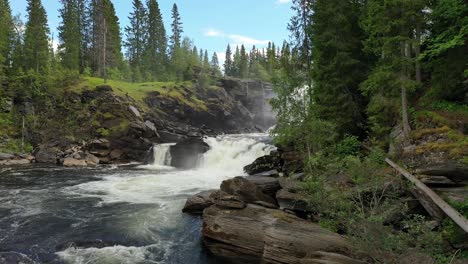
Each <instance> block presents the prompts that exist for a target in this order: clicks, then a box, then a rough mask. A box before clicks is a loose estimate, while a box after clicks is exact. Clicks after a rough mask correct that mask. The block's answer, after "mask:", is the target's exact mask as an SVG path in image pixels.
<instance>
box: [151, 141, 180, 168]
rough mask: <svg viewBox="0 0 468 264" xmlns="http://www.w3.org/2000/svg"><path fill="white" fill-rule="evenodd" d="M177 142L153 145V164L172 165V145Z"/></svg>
mask: <svg viewBox="0 0 468 264" xmlns="http://www.w3.org/2000/svg"><path fill="white" fill-rule="evenodd" d="M173 145H175V144H173V143H168V144H157V145H154V146H153V158H154V159H153V164H152V165H154V166H170V165H171V152H170V151H169V150H170V149H171V146H173Z"/></svg>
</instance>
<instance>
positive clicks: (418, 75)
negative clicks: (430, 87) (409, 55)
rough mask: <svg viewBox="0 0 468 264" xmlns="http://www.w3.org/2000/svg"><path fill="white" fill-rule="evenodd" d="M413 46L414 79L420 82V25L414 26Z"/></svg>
mask: <svg viewBox="0 0 468 264" xmlns="http://www.w3.org/2000/svg"><path fill="white" fill-rule="evenodd" d="M415 44H416V45H415V47H414V55H415V68H416V81H417V82H418V83H421V62H420V61H419V55H420V54H421V26H420V25H419V24H418V25H417V26H416V43H415Z"/></svg>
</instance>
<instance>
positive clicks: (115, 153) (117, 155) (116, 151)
mask: <svg viewBox="0 0 468 264" xmlns="http://www.w3.org/2000/svg"><path fill="white" fill-rule="evenodd" d="M109 155H110V158H111V159H112V160H119V159H120V158H121V157H122V156H123V155H124V152H123V151H122V150H121V149H114V150H112V151H111V152H110V153H109Z"/></svg>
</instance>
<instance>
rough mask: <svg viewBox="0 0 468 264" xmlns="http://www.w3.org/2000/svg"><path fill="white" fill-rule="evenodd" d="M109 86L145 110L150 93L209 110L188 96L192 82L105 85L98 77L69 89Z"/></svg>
mask: <svg viewBox="0 0 468 264" xmlns="http://www.w3.org/2000/svg"><path fill="white" fill-rule="evenodd" d="M100 85H109V86H111V87H112V89H113V91H114V93H115V94H116V95H118V96H122V97H125V96H129V97H131V98H133V99H135V101H136V102H137V103H138V104H139V105H140V106H141V107H142V108H143V109H147V106H146V104H144V102H143V99H144V98H145V97H146V96H147V94H148V93H149V92H159V93H160V94H161V95H163V96H167V97H170V98H173V99H174V100H177V101H178V102H180V103H182V104H186V105H188V106H190V107H191V108H194V109H196V110H207V109H208V108H207V107H206V105H205V102H203V101H202V100H200V99H199V98H197V97H196V96H194V95H193V94H190V95H189V94H188V93H187V91H186V90H185V89H184V88H183V87H185V88H186V89H192V82H188V81H187V82H181V83H176V82H145V83H129V82H123V81H115V80H108V81H107V83H104V80H103V79H101V78H96V77H85V78H82V81H81V82H80V83H79V84H77V85H74V86H71V87H70V88H69V89H70V90H73V91H75V92H81V91H83V90H84V89H94V88H96V86H100Z"/></svg>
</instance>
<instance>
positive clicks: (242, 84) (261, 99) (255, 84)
mask: <svg viewBox="0 0 468 264" xmlns="http://www.w3.org/2000/svg"><path fill="white" fill-rule="evenodd" d="M220 84H221V86H222V87H223V88H224V89H225V90H226V91H227V92H228V93H229V94H230V95H231V96H232V97H233V98H234V99H235V100H237V101H239V102H241V103H242V105H244V106H245V107H246V108H247V110H248V111H249V112H250V113H251V116H252V118H253V120H254V122H255V123H256V124H257V125H258V126H260V127H262V128H263V129H264V130H267V129H268V128H270V127H271V126H273V125H274V124H275V122H276V115H275V114H274V112H273V110H272V108H271V105H270V103H269V101H270V100H271V99H272V98H274V97H275V96H276V94H275V93H274V91H273V89H272V86H271V84H268V83H264V82H261V81H256V80H239V79H233V78H223V79H221V80H220Z"/></svg>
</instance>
